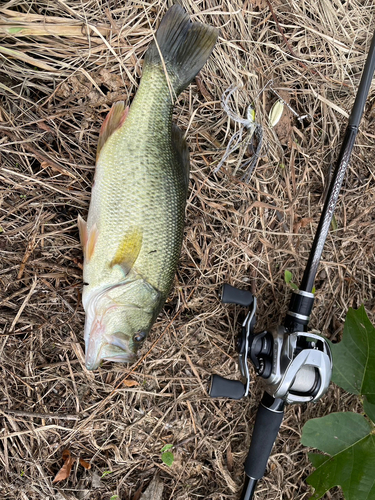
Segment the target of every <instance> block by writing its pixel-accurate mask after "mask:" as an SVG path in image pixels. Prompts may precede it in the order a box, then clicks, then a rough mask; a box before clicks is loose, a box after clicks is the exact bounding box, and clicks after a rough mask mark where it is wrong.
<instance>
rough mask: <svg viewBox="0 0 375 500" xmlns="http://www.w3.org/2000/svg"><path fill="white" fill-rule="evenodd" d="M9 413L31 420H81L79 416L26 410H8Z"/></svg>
mask: <svg viewBox="0 0 375 500" xmlns="http://www.w3.org/2000/svg"><path fill="white" fill-rule="evenodd" d="M7 412H9V413H13V415H18V416H20V417H31V418H57V419H58V420H79V419H80V416H79V415H65V414H58V413H39V412H33V411H24V410H6V411H4V413H5V414H6V413H7Z"/></svg>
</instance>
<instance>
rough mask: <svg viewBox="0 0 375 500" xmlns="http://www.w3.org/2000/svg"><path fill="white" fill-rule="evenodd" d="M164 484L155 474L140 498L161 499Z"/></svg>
mask: <svg viewBox="0 0 375 500" xmlns="http://www.w3.org/2000/svg"><path fill="white" fill-rule="evenodd" d="M163 489H164V485H163V483H162V482H161V481H160V480H159V476H158V475H156V476H155V477H154V479H153V480H152V481H151V483H150V484H149V485H148V488H147V490H146V491H145V492H144V493H143V495H142V496H141V498H140V500H161V498H162V496H163Z"/></svg>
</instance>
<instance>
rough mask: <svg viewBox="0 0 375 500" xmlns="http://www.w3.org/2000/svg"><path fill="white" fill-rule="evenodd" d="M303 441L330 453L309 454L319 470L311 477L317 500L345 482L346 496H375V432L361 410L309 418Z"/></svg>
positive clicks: (366, 499)
mask: <svg viewBox="0 0 375 500" xmlns="http://www.w3.org/2000/svg"><path fill="white" fill-rule="evenodd" d="M302 443H303V444H304V445H306V446H311V447H314V448H318V449H319V450H321V451H323V452H325V453H327V455H318V454H309V458H310V459H311V462H312V464H313V465H314V467H316V470H315V471H314V472H313V473H312V474H311V476H309V477H308V478H307V482H308V483H309V484H310V485H311V486H312V487H313V488H314V489H315V492H314V495H313V496H312V497H311V498H313V499H314V500H317V499H318V498H321V497H322V496H323V495H324V494H325V493H326V492H327V491H328V490H329V489H331V488H333V487H334V486H341V488H342V490H343V492H344V496H345V499H346V500H374V499H375V480H374V470H375V436H374V434H373V430H372V426H371V424H370V422H368V421H367V420H366V418H365V417H364V416H362V415H359V414H357V413H351V412H346V413H332V414H331V415H327V416H326V417H322V418H315V419H313V420H310V421H308V422H307V424H306V425H305V426H304V427H303V430H302Z"/></svg>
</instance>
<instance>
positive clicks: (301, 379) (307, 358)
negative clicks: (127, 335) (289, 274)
mask: <svg viewBox="0 0 375 500" xmlns="http://www.w3.org/2000/svg"><path fill="white" fill-rule="evenodd" d="M374 70H375V34H374V36H373V39H372V42H371V46H370V49H369V53H368V56H367V59H366V63H365V66H364V69H363V73H362V77H361V81H360V84H359V87H358V91H357V95H356V98H355V101H354V105H353V109H352V112H351V114H350V118H349V123H348V125H347V128H346V131H345V135H344V139H343V142H342V146H341V150H340V153H339V157H338V160H337V163H336V167H335V170H334V172H333V175H332V178H331V182H330V185H329V189H328V193H327V196H326V200H325V203H324V206H323V211H322V214H321V216H320V220H319V224H318V228H317V231H316V234H315V237H314V241H313V244H312V247H311V250H310V255H309V258H308V261H307V264H306V267H305V271H304V274H303V277H302V281H301V285H300V287H299V289H298V290H293V293H292V297H291V300H290V303H289V309H288V312H287V314H286V317H285V319H284V322H283V323H282V324H281V325H279V326H277V327H276V328H271V329H270V330H265V331H263V332H261V333H255V332H254V329H255V313H256V305H257V300H256V297H254V296H253V294H252V293H251V292H250V291H247V290H240V289H238V288H235V287H233V286H231V285H228V284H225V285H224V286H223V289H222V292H221V301H222V302H223V303H227V304H228V303H230V304H238V305H241V306H244V307H246V308H248V309H249V310H248V313H247V316H246V318H245V321H244V322H243V324H242V329H241V332H240V334H239V336H238V338H237V351H238V353H239V367H240V371H241V375H242V377H243V379H244V383H243V382H242V381H239V380H228V379H225V378H223V377H221V376H220V375H213V376H212V377H211V384H210V390H209V394H210V396H211V397H213V398H215V397H224V398H231V399H241V398H243V397H246V396H247V395H248V393H249V384H250V375H249V368H248V364H247V361H248V359H250V361H251V362H252V364H253V365H254V368H255V371H256V373H257V375H259V376H260V377H262V379H263V385H264V390H265V392H264V394H263V397H262V400H261V402H260V405H259V407H258V411H257V415H256V419H255V425H254V430H253V435H252V440H251V444H250V449H249V453H248V455H247V458H246V461H245V484H244V488H243V490H242V495H241V500H250V499H251V498H253V494H254V491H255V488H256V485H257V482H258V481H259V479H261V478H262V477H263V475H264V473H265V470H266V467H267V461H268V458H269V456H270V453H271V450H272V447H273V445H274V442H275V440H276V437H277V434H278V432H279V429H280V425H281V422H282V420H283V416H284V408H285V405H286V404H295V403H307V402H313V401H318V399H320V398H321V397H322V396H323V394H324V393H325V392H326V391H327V389H328V386H329V384H330V380H331V374H332V355H331V350H330V347H329V344H328V342H327V341H326V340H325V338H324V337H322V336H320V335H317V334H313V333H310V332H308V323H309V318H310V313H311V310H312V307H313V304H314V293H313V286H314V281H315V277H316V273H317V270H318V265H319V262H320V259H321V256H322V251H323V247H324V243H325V241H326V238H327V234H328V231H329V227H330V224H331V221H332V216H333V212H334V210H335V206H336V202H337V199H338V196H339V192H340V189H341V185H342V182H343V179H344V175H345V172H346V169H347V167H348V164H349V160H350V156H351V153H352V150H353V146H354V143H355V139H356V136H357V133H358V128H359V124H360V121H361V118H362V115H363V111H364V107H365V103H366V100H367V96H368V93H369V90H370V85H371V82H372V78H373V75H374Z"/></svg>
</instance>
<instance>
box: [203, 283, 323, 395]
mask: <svg viewBox="0 0 375 500" xmlns="http://www.w3.org/2000/svg"><path fill="white" fill-rule="evenodd" d="M295 293H297V294H298V291H297V292H295ZM311 295H312V294H311ZM221 300H222V302H223V303H231V304H238V305H242V306H247V307H249V312H248V314H247V316H246V319H245V321H244V322H243V324H242V329H241V333H240V334H239V336H238V339H237V350H238V353H239V366H240V371H241V375H242V377H243V379H244V383H242V382H240V381H238V380H228V379H225V378H224V377H221V376H220V375H213V376H212V377H211V385H210V390H209V394H210V396H211V397H226V398H231V399H241V398H242V397H245V396H247V395H248V392H249V384H250V375H249V368H248V364H247V359H248V358H250V361H251V362H252V364H253V365H254V368H255V370H256V373H257V374H258V375H259V376H261V377H262V379H263V383H264V389H265V391H266V392H267V393H268V394H269V395H270V396H272V397H273V398H275V399H276V398H277V399H281V400H283V401H284V402H285V403H289V404H290V403H307V402H311V401H317V400H318V399H319V398H321V397H322V395H323V394H324V393H325V392H326V391H327V389H328V386H329V383H330V380H331V374H332V356H331V350H330V347H329V344H328V342H327V341H326V340H325V339H324V338H323V337H321V336H320V335H316V334H315V333H306V332H303V331H296V332H295V331H294V332H290V331H288V329H287V328H286V327H285V326H278V327H276V328H274V329H271V330H270V331H267V330H266V331H264V332H261V333H258V334H255V333H254V326H255V310H256V298H255V297H254V296H253V294H252V293H251V292H249V291H245V290H239V289H237V288H234V287H232V286H231V285H228V284H225V285H224V286H223V290H222V295H221ZM289 314H290V312H289Z"/></svg>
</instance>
